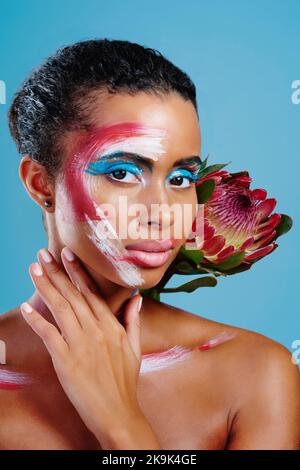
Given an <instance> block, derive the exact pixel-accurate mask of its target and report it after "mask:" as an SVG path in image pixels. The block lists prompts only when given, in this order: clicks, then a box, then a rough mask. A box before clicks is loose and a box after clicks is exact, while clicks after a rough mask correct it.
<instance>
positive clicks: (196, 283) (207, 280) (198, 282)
mask: <svg viewBox="0 0 300 470" xmlns="http://www.w3.org/2000/svg"><path fill="white" fill-rule="evenodd" d="M217 283H218V281H217V279H216V278H214V277H210V276H206V277H198V278H197V279H193V281H190V282H186V283H185V284H182V285H181V286H178V287H174V288H166V289H162V291H161V292H162V293H171V292H188V293H190V292H193V291H194V290H196V289H198V288H199V287H215V286H216V285H217Z"/></svg>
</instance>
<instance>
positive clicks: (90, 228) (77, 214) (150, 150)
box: [59, 123, 167, 287]
mask: <svg viewBox="0 0 300 470" xmlns="http://www.w3.org/2000/svg"><path fill="white" fill-rule="evenodd" d="M166 135H167V132H166V131H165V130H162V129H157V128H149V127H144V126H141V125H138V124H135V123H122V124H114V125H112V126H103V127H101V128H96V129H93V130H92V131H91V132H90V133H89V135H88V137H87V138H85V139H84V141H81V142H80V143H79V144H78V148H76V150H75V152H74V153H73V155H72V156H71V157H70V158H69V159H68V161H67V162H66V168H65V172H64V176H63V178H64V184H63V187H64V194H62V198H63V200H64V201H65V208H64V209H63V210H62V211H60V213H59V216H60V217H61V218H62V220H63V221H64V222H67V223H71V224H72V223H74V222H83V223H85V224H86V225H85V231H86V232H87V236H88V237H89V238H90V240H91V241H92V242H93V244H94V245H95V246H96V247H97V248H98V249H99V251H100V252H101V253H102V254H104V255H105V256H106V257H107V258H108V259H109V261H110V262H111V263H112V264H113V265H114V267H115V269H116V270H117V272H118V274H119V276H120V278H121V279H122V280H123V281H124V282H125V283H126V284H128V285H129V286H131V287H135V286H139V287H140V286H141V285H142V284H143V283H144V280H143V278H142V276H141V274H140V272H139V270H138V268H137V266H134V264H133V263H132V262H130V261H128V260H127V259H126V254H127V250H126V249H125V247H124V246H123V244H122V242H121V240H120V239H119V238H118V237H117V234H116V232H115V229H114V227H113V226H112V225H111V223H110V222H109V220H108V219H107V217H106V216H105V214H104V212H103V210H102V209H101V205H99V204H98V203H97V202H96V201H95V200H94V196H93V192H92V187H93V184H95V180H93V179H94V178H95V177H97V176H98V175H101V174H105V173H107V170H108V165H112V161H111V160H112V157H116V158H118V160H119V157H118V155H119V154H120V153H122V154H124V153H130V154H131V155H132V154H134V155H136V156H137V154H139V155H143V156H144V158H147V159H150V160H154V161H157V160H158V159H159V158H160V156H161V155H163V154H164V153H165V150H164V148H163V146H162V140H163V139H164V138H165V137H166ZM108 156H109V157H110V162H108ZM125 163H126V162H125V161H124V162H123V164H125ZM127 164H128V162H127ZM133 167H134V165H132V167H131V168H133ZM135 168H136V172H135V173H136V175H137V174H139V175H141V171H140V170H138V169H137V166H136V167H135ZM100 192H101V187H100ZM126 215H127V214H126Z"/></svg>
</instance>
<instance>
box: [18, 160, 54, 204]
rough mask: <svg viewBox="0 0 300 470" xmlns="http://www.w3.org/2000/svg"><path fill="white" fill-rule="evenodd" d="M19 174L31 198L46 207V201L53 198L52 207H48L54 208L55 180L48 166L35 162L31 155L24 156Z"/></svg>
mask: <svg viewBox="0 0 300 470" xmlns="http://www.w3.org/2000/svg"><path fill="white" fill-rule="evenodd" d="M19 176H20V178H21V180H22V182H23V184H24V186H25V189H26V191H27V192H28V194H29V196H30V197H31V199H33V200H34V201H35V202H36V203H37V204H39V205H40V206H41V207H42V208H43V209H45V208H46V207H45V205H44V202H45V201H46V200H51V202H52V205H51V207H49V208H48V207H47V210H48V211H49V212H53V210H54V194H55V193H54V181H53V178H52V177H50V175H49V173H48V172H47V170H46V168H45V167H44V166H43V165H42V164H40V163H38V162H35V161H34V160H32V159H31V158H30V156H29V155H25V156H24V157H22V159H21V162H20V166H19Z"/></svg>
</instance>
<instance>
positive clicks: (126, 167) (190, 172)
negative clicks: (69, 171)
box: [87, 163, 199, 188]
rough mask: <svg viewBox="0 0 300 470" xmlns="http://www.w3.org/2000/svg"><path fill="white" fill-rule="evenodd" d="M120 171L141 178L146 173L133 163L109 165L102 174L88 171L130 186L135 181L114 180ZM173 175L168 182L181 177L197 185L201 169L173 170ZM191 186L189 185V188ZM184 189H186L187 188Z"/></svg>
mask: <svg viewBox="0 0 300 470" xmlns="http://www.w3.org/2000/svg"><path fill="white" fill-rule="evenodd" d="M94 168H95V167H94ZM120 170H121V171H122V170H123V171H126V172H127V173H131V174H133V175H135V176H140V175H142V173H143V172H144V170H143V169H141V168H139V167H137V166H136V165H133V164H131V163H116V164H113V165H108V166H107V168H105V169H103V170H102V171H101V172H100V171H99V172H97V169H96V168H95V170H94V171H93V172H91V171H87V173H92V174H94V175H95V174H97V173H98V174H104V175H107V177H108V178H110V179H111V180H112V181H117V182H122V184H129V183H132V182H134V181H129V182H124V180H123V179H118V178H113V177H112V176H111V175H112V174H113V173H114V172H116V171H120ZM182 172H183V173H185V174H182ZM173 173H175V175H174V176H172V177H171V178H168V181H170V180H172V179H173V178H176V177H178V176H179V177H183V178H186V179H188V180H189V182H190V183H195V182H196V181H197V179H198V173H199V167H198V166H196V168H195V169H190V168H180V169H176V170H173ZM171 174H172V173H171ZM190 186H191V185H189V186H188V188H189V187H190ZM179 187H180V186H179ZM184 188H186V186H185V187H184Z"/></svg>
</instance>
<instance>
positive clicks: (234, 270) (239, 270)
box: [226, 262, 253, 276]
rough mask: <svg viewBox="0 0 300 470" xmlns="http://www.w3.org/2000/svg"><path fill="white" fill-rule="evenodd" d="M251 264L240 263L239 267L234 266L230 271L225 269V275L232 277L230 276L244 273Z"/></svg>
mask: <svg viewBox="0 0 300 470" xmlns="http://www.w3.org/2000/svg"><path fill="white" fill-rule="evenodd" d="M252 264H253V263H250V262H247V263H241V264H240V265H239V266H236V267H235V268H232V269H227V270H226V274H227V275H229V276H230V275H232V274H237V273H242V272H244V271H248V269H250V268H251V266H252Z"/></svg>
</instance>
